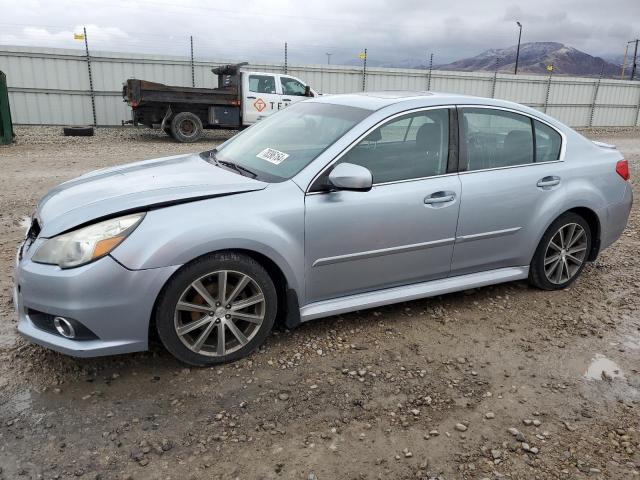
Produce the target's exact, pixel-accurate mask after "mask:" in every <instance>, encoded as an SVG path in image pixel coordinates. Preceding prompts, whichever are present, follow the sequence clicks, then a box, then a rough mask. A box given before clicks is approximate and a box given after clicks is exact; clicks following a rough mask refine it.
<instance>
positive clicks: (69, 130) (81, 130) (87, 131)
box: [62, 127, 93, 137]
mask: <svg viewBox="0 0 640 480" xmlns="http://www.w3.org/2000/svg"><path fill="white" fill-rule="evenodd" d="M62 130H63V131H64V136H65V137H92V136H93V127H64V128H63V129H62Z"/></svg>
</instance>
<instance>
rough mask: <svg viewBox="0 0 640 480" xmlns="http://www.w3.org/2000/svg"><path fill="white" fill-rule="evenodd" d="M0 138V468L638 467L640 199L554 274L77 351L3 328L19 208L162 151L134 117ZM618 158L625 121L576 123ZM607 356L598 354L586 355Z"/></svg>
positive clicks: (550, 474) (604, 471) (455, 475)
mask: <svg viewBox="0 0 640 480" xmlns="http://www.w3.org/2000/svg"><path fill="white" fill-rule="evenodd" d="M60 130H61V129H59V128H33V127H32V128H26V127H22V128H18V129H17V134H18V142H17V144H15V145H13V146H10V147H0V168H1V169H2V170H1V171H2V175H1V176H0V192H1V193H0V225H1V226H2V231H3V235H2V236H1V237H0V265H1V268H2V272H3V275H2V276H1V278H0V295H1V298H0V319H1V321H0V468H1V473H0V478H5V479H14V478H17V479H23V478H24V479H32V478H33V479H36V478H45V479H52V478H55V479H58V478H59V479H66V478H80V479H92V480H94V479H136V480H137V479H179V480H190V479H279V478H282V479H302V480H318V479H319V480H327V479H331V480H333V479H354V480H356V479H358V480H364V479H409V478H411V479H422V478H439V479H474V480H475V479H478V480H479V479H501V478H506V479H582V478H585V479H586V478H589V479H591V478H594V479H602V478H607V479H629V478H638V477H640V433H639V429H640V422H639V420H640V416H639V414H638V413H639V409H640V403H639V400H640V394H639V392H640V313H639V310H638V308H639V306H640V297H639V294H640V255H639V252H640V249H639V247H640V240H639V237H638V234H639V231H638V229H639V226H640V214H639V210H640V207H638V206H637V205H638V204H637V203H636V206H634V209H633V211H632V217H631V220H630V223H629V226H628V228H627V230H626V231H625V233H624V235H623V237H622V238H621V239H620V240H619V241H618V242H617V243H616V244H615V245H613V246H612V247H611V248H609V249H608V250H606V251H605V252H603V253H602V254H601V256H600V257H599V258H598V260H597V261H596V262H595V263H592V264H589V265H588V266H587V267H586V269H585V271H584V273H583V275H582V277H581V278H580V279H579V280H578V281H577V282H576V283H575V284H574V286H572V287H571V288H570V289H567V290H564V291H559V292H543V291H539V290H536V289H533V288H530V287H529V286H528V285H527V284H526V283H525V282H517V283H508V284H503V285H499V286H494V287H487V288H481V289H476V290H471V291H466V292H462V293H457V294H451V295H445V296H442V297H438V298H433V299H427V300H420V301H414V302H408V303H403V304H399V305H394V306H389V307H385V308H378V309H374V310H366V311H362V312H357V313H353V314H349V315H341V316H337V317H332V318H328V319H325V320H320V321H315V322H311V323H310V324H306V325H303V326H301V327H300V328H298V329H296V330H293V331H285V330H278V331H275V332H274V333H273V335H272V336H271V337H270V338H269V339H268V340H267V342H266V344H265V345H264V347H263V348H261V349H260V351H258V352H256V353H255V354H253V355H251V356H250V357H249V358H247V359H244V360H241V361H239V362H236V363H234V364H229V365H225V366H222V367H217V368H205V369H195V368H185V366H184V365H181V364H179V363H178V362H177V361H175V360H173V358H172V357H171V356H169V354H167V353H166V352H165V351H163V349H162V348H161V347H160V346H159V345H154V346H153V348H152V351H151V352H148V353H141V354H133V355H124V356H117V357H107V358H98V359H90V360H80V359H73V358H69V357H65V356H62V355H58V354H56V353H54V352H51V351H47V350H45V349H43V348H40V347H37V346H34V345H31V344H27V343H26V342H24V341H23V340H22V339H20V338H18V337H17V335H16V333H15V328H16V322H15V315H14V311H13V308H14V307H13V305H12V299H11V298H12V295H11V288H12V275H13V264H14V258H15V251H16V248H17V245H18V242H19V241H20V239H21V237H22V236H23V234H24V230H25V228H24V227H25V225H24V218H25V217H27V216H29V215H30V214H31V213H32V211H33V209H34V206H35V204H36V202H37V200H38V198H39V197H40V196H42V195H43V194H44V193H45V192H46V191H47V190H48V189H49V188H50V187H53V186H54V185H56V184H58V183H60V182H62V181H64V180H67V179H69V178H72V177H75V176H77V175H79V174H81V173H84V172H86V171H88V170H92V169H96V168H100V167H105V166H109V165H114V164H119V163H124V162H128V161H132V160H138V159H144V158H153V157H157V156H161V155H169V154H175V153H178V152H187V151H199V150H205V149H206V148H207V147H208V146H210V145H212V143H215V142H218V141H220V138H221V137H220V136H216V135H211V136H210V137H208V138H207V139H206V140H205V141H203V142H201V143H200V144H198V145H178V144H176V143H173V142H172V141H170V140H169V139H168V138H167V137H163V136H161V135H157V134H155V133H154V132H151V131H147V130H133V129H99V130H98V132H97V135H96V136H95V137H93V138H65V137H63V136H61V135H60ZM586 134H587V135H588V136H589V137H591V138H594V139H599V140H602V141H606V142H609V143H615V144H617V145H618V147H619V148H620V149H621V151H622V152H623V153H624V154H625V155H626V158H627V159H628V160H630V161H631V163H632V182H634V183H635V184H636V186H635V190H636V196H637V198H640V196H638V195H639V193H640V192H638V187H637V185H638V180H637V178H638V175H639V174H640V172H639V169H638V164H639V163H640V132H639V131H638V130H635V131H633V130H627V131H590V132H586ZM603 372H604V373H603Z"/></svg>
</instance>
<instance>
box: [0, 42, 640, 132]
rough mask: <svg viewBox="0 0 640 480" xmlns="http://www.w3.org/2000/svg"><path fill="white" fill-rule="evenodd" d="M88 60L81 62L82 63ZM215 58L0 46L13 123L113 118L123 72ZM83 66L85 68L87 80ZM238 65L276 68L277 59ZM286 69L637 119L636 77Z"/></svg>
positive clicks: (199, 65)
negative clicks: (270, 61)
mask: <svg viewBox="0 0 640 480" xmlns="http://www.w3.org/2000/svg"><path fill="white" fill-rule="evenodd" d="M88 63H89V65H88ZM220 64H221V62H216V61H193V62H192V61H191V59H190V58H189V57H177V56H163V55H147V54H131V53H112V52H92V53H91V56H90V58H89V59H88V58H87V56H86V55H85V52H84V51H81V50H66V49H54V48H33V47H0V70H2V71H4V72H5V73H6V74H7V83H8V86H9V99H10V104H11V111H12V115H13V119H14V123H17V124H37V125H66V124H73V125H80V124H92V123H93V113H92V110H93V109H92V102H93V104H94V106H95V115H96V123H97V124H98V125H120V124H121V122H122V120H126V119H128V118H130V110H129V108H128V107H127V105H126V104H125V103H123V101H122V96H121V91H122V84H123V82H124V81H125V80H126V79H127V78H134V77H135V78H140V79H145V80H151V81H155V82H160V83H166V84H172V85H182V86H191V85H192V84H195V86H197V87H215V86H216V83H217V78H216V77H215V76H214V75H213V74H212V73H211V68H212V67H213V66H216V65H220ZM88 66H90V70H91V79H92V81H91V82H90V80H89V74H88V68H87V67H88ZM246 69H247V70H248V69H251V70H261V71H267V72H278V73H282V72H283V69H284V65H282V64H251V65H247V67H246ZM287 72H288V74H290V75H294V76H297V77H299V78H301V79H303V80H304V81H305V82H306V83H308V84H310V85H311V86H312V87H313V88H314V89H316V90H318V91H320V92H322V93H326V94H330V93H349V92H359V91H362V89H363V85H366V90H367V91H374V90H391V89H394V90H397V89H404V90H433V91H441V92H451V93H460V94H467V95H477V96H483V97H495V98H501V99H505V100H511V101H514V102H518V103H522V104H525V105H529V106H531V107H533V108H537V109H539V110H541V111H544V112H546V113H548V114H549V115H551V116H553V117H556V118H558V119H559V120H561V121H563V122H564V123H566V124H568V125H571V126H574V127H587V126H640V118H639V117H640V82H637V81H636V82H632V81H628V80H611V79H604V78H603V79H599V78H581V77H564V76H563V77H559V76H553V75H549V76H542V75H517V76H516V75H510V74H503V73H491V72H471V73H470V72H449V71H438V70H434V71H428V70H417V69H395V68H370V67H367V69H366V78H363V69H362V68H361V67H350V66H339V65H302V66H301V65H287Z"/></svg>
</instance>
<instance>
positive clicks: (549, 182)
mask: <svg viewBox="0 0 640 480" xmlns="http://www.w3.org/2000/svg"><path fill="white" fill-rule="evenodd" d="M536 185H537V186H538V187H540V188H549V187H555V186H556V185H560V177H556V176H549V177H543V178H541V179H540V180H538V183H536Z"/></svg>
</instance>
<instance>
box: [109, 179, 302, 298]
mask: <svg viewBox="0 0 640 480" xmlns="http://www.w3.org/2000/svg"><path fill="white" fill-rule="evenodd" d="M273 187H274V188H271V187H270V188H267V189H265V190H262V191H256V192H248V193H244V194H239V195H233V196H229V197H220V198H214V199H208V200H203V201H199V202H192V203H188V204H182V205H175V206H171V207H166V208H162V209H158V210H153V211H150V212H149V213H148V214H147V216H146V218H145V219H144V221H143V222H142V223H141V224H140V226H139V227H138V228H137V229H136V230H135V231H134V232H133V233H132V234H131V235H130V237H129V238H127V240H126V241H124V242H123V243H122V245H120V246H118V247H117V248H116V249H115V250H114V251H113V252H112V253H111V255H112V256H113V257H114V258H115V259H116V260H117V261H118V262H120V263H121V264H122V265H124V266H125V267H126V268H129V269H131V270H143V269H149V268H159V267H165V266H172V265H184V264H186V263H188V262H190V261H191V260H193V259H195V258H198V257H200V256H202V255H205V254H207V253H211V252H216V251H220V250H238V249H241V250H249V251H252V252H256V253H259V254H262V255H264V256H266V257H268V258H269V259H270V260H272V261H273V262H274V263H275V264H276V265H277V266H278V267H279V268H280V270H281V271H282V273H283V275H284V277H285V278H286V280H287V283H288V286H289V288H291V289H293V290H295V291H296V293H297V294H298V296H299V298H300V300H302V297H300V295H302V294H303V293H304V288H303V285H304V196H303V194H302V192H301V191H300V189H299V188H298V187H297V186H296V185H295V184H293V183H292V182H284V183H282V184H275V185H273Z"/></svg>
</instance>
